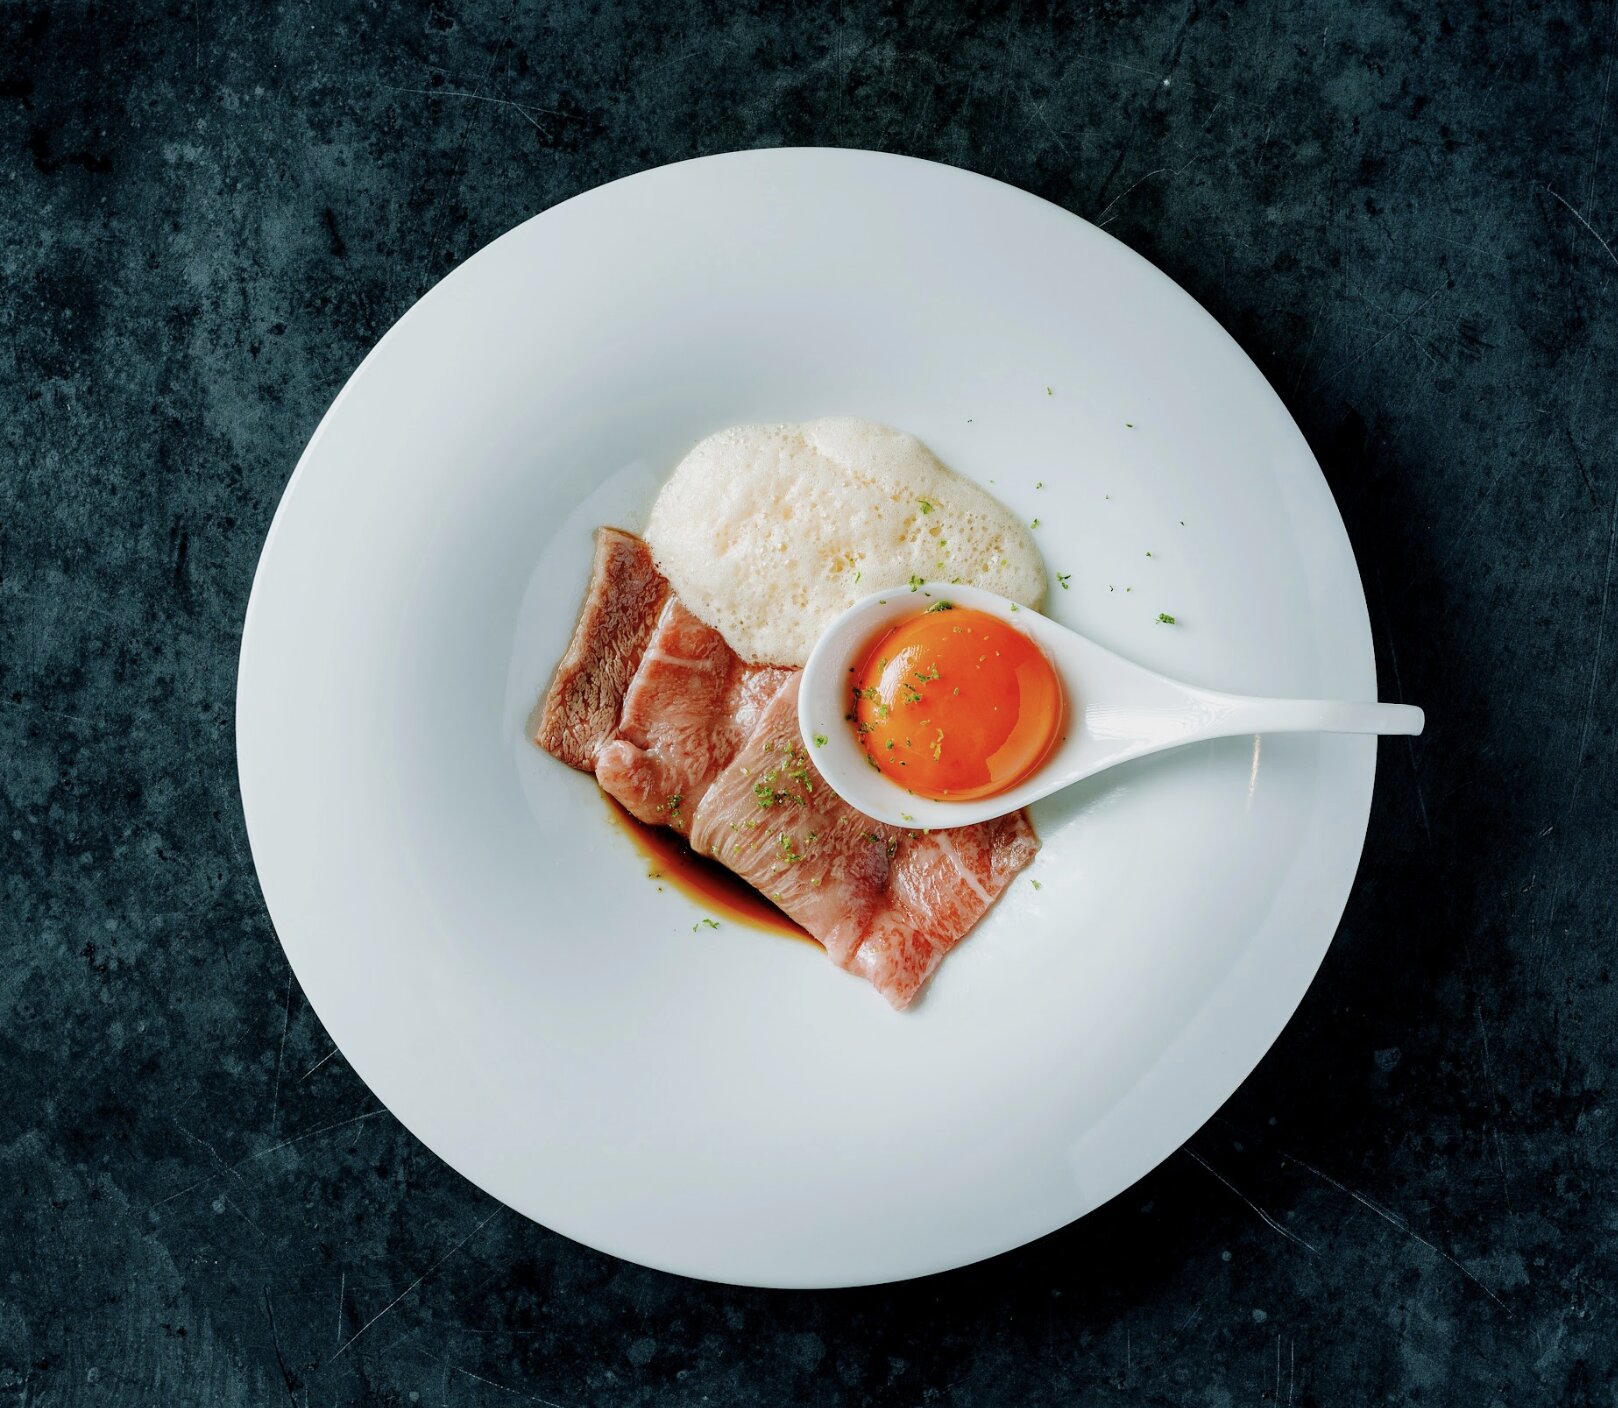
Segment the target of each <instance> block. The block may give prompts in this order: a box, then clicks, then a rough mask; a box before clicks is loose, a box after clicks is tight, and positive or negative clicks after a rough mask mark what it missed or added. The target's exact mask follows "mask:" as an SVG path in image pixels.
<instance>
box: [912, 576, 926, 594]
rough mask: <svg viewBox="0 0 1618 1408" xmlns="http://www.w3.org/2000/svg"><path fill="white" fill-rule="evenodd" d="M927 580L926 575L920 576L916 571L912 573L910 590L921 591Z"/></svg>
mask: <svg viewBox="0 0 1618 1408" xmlns="http://www.w3.org/2000/svg"><path fill="white" fill-rule="evenodd" d="M926 580H927V579H926V578H925V577H918V576H917V575H916V574H915V573H914V572H912V573H911V574H910V590H911V591H913V592H919V591H920V590H921V587H922V583H923V582H925V581H926Z"/></svg>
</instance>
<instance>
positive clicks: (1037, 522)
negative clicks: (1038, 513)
mask: <svg viewBox="0 0 1618 1408" xmlns="http://www.w3.org/2000/svg"><path fill="white" fill-rule="evenodd" d="M1028 526H1029V527H1030V528H1037V527H1039V520H1038V519H1037V518H1036V519H1035V520H1034V521H1033V522H1032V523H1030V524H1029V525H1028Z"/></svg>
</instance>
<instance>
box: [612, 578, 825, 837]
mask: <svg viewBox="0 0 1618 1408" xmlns="http://www.w3.org/2000/svg"><path fill="white" fill-rule="evenodd" d="M794 673H795V671H792V670H787V669H777V668H774V667H772V666H768V665H749V664H747V663H745V662H744V661H743V660H742V659H741V657H740V656H738V655H737V654H736V652H735V651H733V650H732V649H731V648H730V646H728V645H727V644H726V643H725V638H724V637H723V636H722V635H720V634H719V632H718V631H716V630H714V629H713V627H712V626H707V625H704V624H703V623H702V622H701V621H699V620H698V619H697V618H696V617H695V616H693V615H692V614H691V613H690V612H689V611H687V610H686V609H685V607H684V606H683V605H681V603H680V601H679V599H678V598H677V597H673V596H671V597H670V598H669V599H668V600H667V601H666V602H665V603H664V604H663V610H662V614H661V615H660V616H659V617H658V621H657V628H656V630H654V631H653V632H652V637H651V640H650V641H649V642H648V643H647V646H646V650H645V652H644V653H643V654H642V655H641V659H640V666H639V668H638V669H637V670H636V671H635V676H634V678H633V679H632V680H631V681H630V682H629V689H628V691H627V692H626V694H625V695H624V707H623V716H622V718H621V719H620V720H619V724H618V735H617V737H616V738H614V739H613V740H612V741H611V742H610V743H607V744H605V745H604V746H603V747H602V748H601V750H600V751H599V753H598V754H597V756H596V768H595V772H596V781H597V782H599V783H600V784H601V787H602V790H603V791H604V792H606V793H607V794H608V795H609V796H611V797H615V798H616V799H617V800H618V801H619V802H621V803H622V804H623V805H624V807H625V808H627V809H628V810H629V812H630V813H631V814H632V815H634V816H636V817H638V818H639V819H640V820H641V821H645V822H651V823H653V824H657V823H662V824H663V825H665V826H672V827H673V828H674V829H675V830H676V831H681V832H684V831H689V830H690V819H691V817H692V816H693V815H694V814H695V812H696V808H697V805H698V803H699V802H701V800H702V795H703V793H704V792H706V791H707V790H708V784H709V783H710V782H712V780H713V778H714V775H715V774H716V773H718V771H719V770H720V769H721V768H722V767H724V766H725V764H726V763H728V762H729V761H730V760H731V759H732V758H733V757H735V756H736V753H737V751H738V750H739V749H740V748H741V746H742V744H743V743H744V742H745V741H746V739H747V737H748V735H749V734H751V733H752V732H753V730H754V728H755V727H756V726H757V724H758V719H759V715H760V714H761V713H762V712H763V710H764V708H765V706H766V705H768V704H769V702H770V700H771V699H772V698H774V696H775V695H776V694H777V693H778V692H779V691H780V689H781V686H782V685H783V684H784V683H785V682H786V681H787V680H788V679H789V678H790V677H791V676H792V675H793V674H794Z"/></svg>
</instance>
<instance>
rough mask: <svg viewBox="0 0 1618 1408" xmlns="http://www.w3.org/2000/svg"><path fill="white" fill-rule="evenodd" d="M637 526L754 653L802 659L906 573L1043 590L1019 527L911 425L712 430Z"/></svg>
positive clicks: (1029, 595) (1015, 590) (691, 602)
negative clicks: (849, 613) (850, 612)
mask: <svg viewBox="0 0 1618 1408" xmlns="http://www.w3.org/2000/svg"><path fill="white" fill-rule="evenodd" d="M646 539H647V541H648V542H649V543H650V544H651V548H652V554H653V556H654V557H655V558H656V560H657V565H658V567H659V568H660V569H661V570H662V572H663V574H664V575H665V576H666V577H667V578H668V579H669V582H670V584H671V585H672V586H673V588H674V590H675V592H676V593H678V595H679V597H680V600H681V601H683V602H684V603H685V604H686V605H687V606H688V607H689V608H690V609H691V610H692V611H694V612H695V613H696V614H697V615H698V616H700V617H701V618H702V619H703V620H704V621H706V622H708V624H709V625H711V626H713V627H714V628H715V629H717V630H718V631H719V632H720V633H721V634H722V635H723V636H724V637H725V639H726V640H727V641H729V642H730V645H731V648H732V649H733V650H735V651H736V653H737V654H738V655H740V656H741V657H742V658H743V659H745V660H751V661H755V662H766V663H769V664H775V665H802V664H803V663H804V661H805V660H807V659H808V658H809V651H810V649H811V648H812V647H813V645H814V643H815V641H816V639H817V638H818V637H819V635H820V632H821V630H822V629H823V628H824V627H825V626H826V624H827V623H828V622H829V621H831V619H832V618H833V617H834V616H836V615H838V613H840V612H842V611H843V610H845V609H846V608H848V607H849V606H851V605H853V603H854V602H856V601H858V600H859V599H860V598H861V597H863V596H867V595H869V594H870V593H871V592H873V591H877V590H879V589H881V588H885V587H897V588H906V589H908V584H909V582H910V580H911V578H912V577H920V578H922V579H923V580H926V581H942V582H949V581H954V580H956V579H959V580H960V581H962V582H967V583H970V584H971V585H973V586H979V587H986V588H988V589H989V590H990V591H996V592H999V593H1000V594H1001V595H1003V596H1008V597H1011V598H1012V599H1013V600H1014V601H1019V602H1021V603H1022V604H1023V605H1024V606H1030V607H1036V608H1037V607H1038V606H1039V605H1040V604H1041V603H1042V602H1043V601H1044V599H1045V585H1046V583H1045V565H1044V563H1043V561H1042V560H1041V558H1040V555H1039V549H1038V548H1036V547H1035V546H1034V540H1033V536H1032V535H1031V534H1030V533H1029V531H1028V529H1027V528H1026V527H1025V526H1024V525H1023V524H1022V523H1021V522H1020V521H1018V520H1017V519H1015V518H1013V517H1012V516H1011V514H1010V512H1009V511H1008V510H1007V509H1006V508H1005V506H1004V505H1003V504H1001V503H1000V502H999V501H998V500H996V499H995V498H994V497H993V495H991V494H989V493H987V492H985V491H984V490H983V489H981V488H979V487H978V486H977V485H976V484H974V483H972V481H971V480H969V479H965V478H963V477H962V476H961V475H959V474H956V473H955V472H954V471H953V470H951V469H950V468H948V467H947V466H946V465H944V464H943V463H941V462H940V461H939V459H938V457H937V456H936V455H934V454H933V453H932V451H931V450H929V449H928V448H927V447H926V446H925V445H923V444H922V443H921V441H919V440H917V439H916V438H915V436H913V435H906V434H904V433H903V432H902V431H898V430H893V429H890V428H889V427H887V426H885V425H878V424H876V423H874V422H872V421H865V420H854V419H832V420H814V421H805V422H803V423H802V424H796V425H737V426H732V427H731V428H730V429H729V430H722V431H720V432H719V433H718V434H717V435H710V436H709V437H708V438H707V439H706V440H703V441H702V442H701V443H700V444H698V445H697V446H696V447H695V448H694V449H693V450H692V451H691V453H690V454H688V455H687V456H686V457H685V458H684V459H683V460H681V461H680V463H679V465H678V466H676V468H675V470H674V473H673V474H672V475H671V476H670V477H669V481H668V483H666V484H665V485H664V486H663V489H662V492H661V493H660V494H659V495H658V496H657V502H656V503H655V504H654V505H653V506H652V516H651V521H650V522H649V524H648V525H647V529H646Z"/></svg>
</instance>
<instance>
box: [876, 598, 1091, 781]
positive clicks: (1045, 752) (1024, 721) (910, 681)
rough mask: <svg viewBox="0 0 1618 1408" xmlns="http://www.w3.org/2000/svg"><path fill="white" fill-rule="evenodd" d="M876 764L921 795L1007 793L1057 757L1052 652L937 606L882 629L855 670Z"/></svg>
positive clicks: (1058, 708)
mask: <svg viewBox="0 0 1618 1408" xmlns="http://www.w3.org/2000/svg"><path fill="white" fill-rule="evenodd" d="M853 692H854V709H853V719H852V721H853V724H854V728H855V731H856V733H857V734H858V736H859V741H860V746H861V747H862V748H864V750H865V755H866V757H867V758H868V759H869V760H870V762H871V764H872V765H873V766H874V767H875V768H876V769H877V770H878V771H879V772H881V773H882V774H883V775H884V776H885V777H887V778H889V779H891V780H892V781H894V782H896V783H898V784H899V785H900V786H901V787H904V788H907V789H908V790H909V791H911V792H913V793H915V795H916V796H918V797H927V798H931V799H933V800H935V801H945V802H948V801H971V800H973V799H975V798H978V797H992V796H995V795H996V794H998V793H1001V792H1006V791H1009V790H1010V789H1011V788H1013V787H1015V786H1016V785H1017V784H1018V783H1019V782H1021V781H1022V780H1023V779H1024V778H1026V777H1028V776H1029V774H1030V773H1032V772H1033V771H1034V770H1035V769H1036V768H1038V767H1039V765H1040V764H1041V763H1043V762H1044V761H1045V759H1046V758H1047V757H1048V756H1049V755H1050V751H1051V749H1052V748H1053V747H1054V746H1055V745H1056V742H1057V740H1058V739H1059V737H1060V736H1061V732H1062V725H1063V721H1064V719H1065V717H1066V703H1065V700H1064V698H1063V693H1062V683H1061V680H1060V679H1059V678H1058V677H1057V674H1056V667H1055V666H1053V665H1052V664H1051V662H1050V660H1049V659H1048V658H1047V657H1046V655H1045V652H1044V651H1043V650H1041V649H1040V648H1039V646H1038V645H1036V644H1035V643H1034V642H1033V641H1032V640H1030V639H1029V638H1028V637H1027V636H1026V635H1024V634H1023V633H1022V632H1021V631H1019V630H1018V629H1017V628H1016V627H1015V626H1013V625H1011V624H1010V623H1008V622H1006V621H1003V620H1001V619H1000V617H998V616H994V615H991V614H990V613H988V612H986V611H975V610H972V609H970V608H965V607H957V606H952V605H951V604H950V603H949V602H947V601H939V602H935V603H934V604H933V605H932V606H930V607H928V608H927V609H926V610H925V611H923V612H921V613H919V614H918V615H916V616H913V617H911V618H909V619H908V620H904V621H901V622H899V623H898V624H897V625H895V626H892V627H890V628H889V629H887V630H885V631H884V632H883V633H882V634H881V635H880V636H878V637H877V638H876V640H874V641H873V642H872V643H871V646H870V648H869V649H868V650H867V651H866V654H865V658H864V660H863V661H862V662H861V663H860V665H858V666H857V667H856V669H855V674H854V684H853Z"/></svg>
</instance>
